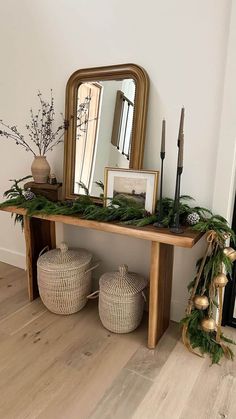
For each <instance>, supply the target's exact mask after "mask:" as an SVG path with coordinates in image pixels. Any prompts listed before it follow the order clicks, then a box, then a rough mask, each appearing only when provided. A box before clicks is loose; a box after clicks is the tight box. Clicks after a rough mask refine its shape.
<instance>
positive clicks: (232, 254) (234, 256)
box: [223, 247, 236, 262]
mask: <svg viewBox="0 0 236 419" xmlns="http://www.w3.org/2000/svg"><path fill="white" fill-rule="evenodd" d="M223 253H224V254H225V256H227V257H228V258H229V259H230V260H231V262H234V261H235V260H236V251H235V250H234V249H233V248H232V247H225V248H224V250H223Z"/></svg>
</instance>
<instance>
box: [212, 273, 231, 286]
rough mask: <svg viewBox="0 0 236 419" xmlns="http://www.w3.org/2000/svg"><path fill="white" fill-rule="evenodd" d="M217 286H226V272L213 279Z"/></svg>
mask: <svg viewBox="0 0 236 419" xmlns="http://www.w3.org/2000/svg"><path fill="white" fill-rule="evenodd" d="M213 281H214V285H215V287H216V288H224V287H225V286H226V284H227V282H228V279H227V276H226V275H225V274H219V275H217V276H215V278H214V279H213Z"/></svg>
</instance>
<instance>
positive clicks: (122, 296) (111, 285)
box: [99, 265, 147, 333]
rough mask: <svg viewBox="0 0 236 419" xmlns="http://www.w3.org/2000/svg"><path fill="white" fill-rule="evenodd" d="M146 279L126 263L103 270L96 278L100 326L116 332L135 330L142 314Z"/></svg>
mask: <svg viewBox="0 0 236 419" xmlns="http://www.w3.org/2000/svg"><path fill="white" fill-rule="evenodd" d="M146 285H147V281H146V280H145V279H144V278H143V277H141V276H139V275H137V274H136V273H133V272H128V267H127V266H126V265H121V266H120V267H119V272H110V273H106V274H103V275H102V276H101V278H100V281H99V288H100V291H99V316H100V319H101V322H102V324H103V326H104V327H105V328H106V329H108V330H110V331H111V332H115V333H129V332H132V331H133V330H135V329H136V328H137V327H138V326H139V324H140V322H141V320H142V317H143V308H144V299H145V295H144V292H143V290H144V288H145V287H146Z"/></svg>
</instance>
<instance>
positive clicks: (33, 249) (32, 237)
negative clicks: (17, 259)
mask: <svg viewBox="0 0 236 419" xmlns="http://www.w3.org/2000/svg"><path fill="white" fill-rule="evenodd" d="M24 232H25V244H26V266H27V276H28V294H29V300H30V301H32V300H34V299H35V298H37V297H38V295H39V291H38V283H37V260H38V256H39V253H40V252H41V250H42V249H43V248H44V247H45V246H48V247H49V249H52V248H55V247H56V234H55V222H54V221H47V220H42V219H39V218H30V217H28V216H24Z"/></svg>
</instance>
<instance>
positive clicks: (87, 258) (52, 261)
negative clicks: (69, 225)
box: [37, 243, 92, 271]
mask: <svg viewBox="0 0 236 419" xmlns="http://www.w3.org/2000/svg"><path fill="white" fill-rule="evenodd" d="M91 259H92V254H91V253H89V252H88V251H87V250H85V249H76V250H69V249H68V246H67V244H66V243H61V245H60V248H59V249H53V250H49V251H48V252H46V253H44V254H43V255H41V256H39V258H38V262H37V265H38V266H39V267H40V268H43V269H46V270H50V271H58V270H59V269H60V270H66V269H76V268H81V267H82V266H83V265H87V264H89V263H90V262H91Z"/></svg>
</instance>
